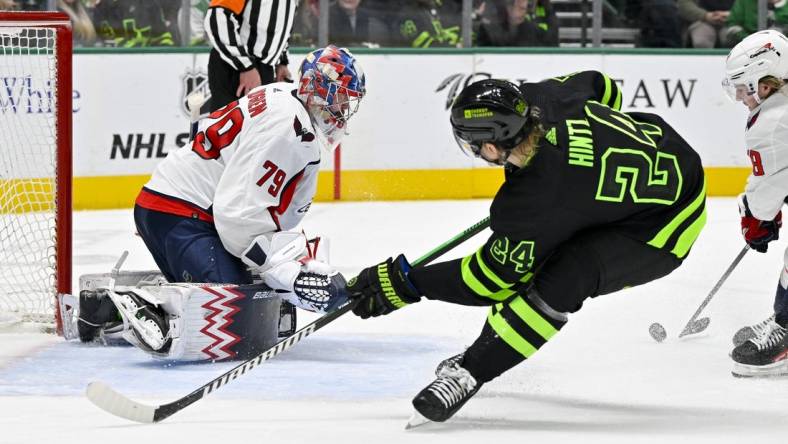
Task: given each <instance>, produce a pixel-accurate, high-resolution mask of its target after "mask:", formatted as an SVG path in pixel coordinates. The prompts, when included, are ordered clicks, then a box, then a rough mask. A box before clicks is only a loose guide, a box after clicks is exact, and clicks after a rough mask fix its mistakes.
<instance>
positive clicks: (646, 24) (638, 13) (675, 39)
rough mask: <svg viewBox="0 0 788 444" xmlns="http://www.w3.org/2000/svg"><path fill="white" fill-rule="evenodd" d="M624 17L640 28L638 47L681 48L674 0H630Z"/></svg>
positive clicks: (679, 26) (679, 28) (678, 21)
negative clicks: (632, 20)
mask: <svg viewBox="0 0 788 444" xmlns="http://www.w3.org/2000/svg"><path fill="white" fill-rule="evenodd" d="M626 15H627V16H628V17H630V18H632V19H634V22H635V23H637V25H638V27H639V28H640V46H643V47H646V48H681V47H682V46H683V45H682V42H681V22H680V20H679V12H678V8H677V7H676V0H630V1H628V2H627V4H626Z"/></svg>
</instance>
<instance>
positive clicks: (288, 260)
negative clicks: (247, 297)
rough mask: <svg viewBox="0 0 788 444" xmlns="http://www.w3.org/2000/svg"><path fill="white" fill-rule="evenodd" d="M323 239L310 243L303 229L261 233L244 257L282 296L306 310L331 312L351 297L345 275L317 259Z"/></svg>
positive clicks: (256, 272)
mask: <svg viewBox="0 0 788 444" xmlns="http://www.w3.org/2000/svg"><path fill="white" fill-rule="evenodd" d="M318 246H319V242H316V243H315V244H314V249H311V248H309V247H308V243H307V240H306V237H305V236H304V235H303V234H302V233H296V232H290V231H283V232H278V233H274V234H273V235H272V236H270V237H269V236H266V235H260V236H258V237H257V238H255V239H254V241H252V243H251V244H250V245H249V247H248V248H247V249H246V250H245V251H244V252H243V255H242V256H241V260H243V262H244V263H245V264H246V265H247V266H249V269H250V270H252V272H253V273H255V274H256V275H258V276H260V277H261V279H262V281H263V282H264V283H265V284H266V285H268V286H269V287H271V288H272V289H274V290H276V291H277V292H278V293H279V294H280V295H281V296H282V299H284V300H286V301H287V302H290V303H291V304H293V305H295V306H296V307H299V308H303V309H304V310H308V311H312V312H316V313H327V312H330V311H333V310H334V309H335V308H337V307H339V306H340V305H342V304H343V303H345V302H346V301H347V300H348V297H347V292H346V290H345V285H346V283H345V278H344V277H343V276H342V274H340V273H339V272H338V271H337V270H335V269H334V268H333V267H332V266H331V265H329V264H327V263H325V262H323V261H320V260H317V259H316V257H317V256H318V253H317V249H318Z"/></svg>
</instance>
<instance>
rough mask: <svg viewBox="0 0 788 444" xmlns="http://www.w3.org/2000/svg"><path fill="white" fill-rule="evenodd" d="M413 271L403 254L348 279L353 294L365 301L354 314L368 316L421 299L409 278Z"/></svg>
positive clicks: (350, 291)
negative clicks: (410, 272)
mask: <svg viewBox="0 0 788 444" xmlns="http://www.w3.org/2000/svg"><path fill="white" fill-rule="evenodd" d="M409 271H410V264H409V263H408V261H407V259H405V256H403V255H401V254H400V255H399V256H397V258H396V259H392V258H388V259H386V261H385V262H381V263H379V264H378V265H375V266H374V267H369V268H365V269H364V270H362V271H361V273H359V275H358V277H356V278H353V279H351V280H350V282H348V287H347V289H348V292H349V293H350V297H351V298H354V299H360V300H361V301H360V302H359V303H358V305H356V307H355V308H354V309H353V313H354V314H355V315H356V316H359V317H361V318H362V319H367V318H369V317H375V316H381V315H385V314H389V313H391V312H392V311H394V310H397V309H399V308H402V307H404V306H406V305H408V304H412V303H414V302H419V299H421V296H420V295H419V293H418V290H416V287H414V286H413V284H412V283H411V282H410V280H409V279H408V272H409Z"/></svg>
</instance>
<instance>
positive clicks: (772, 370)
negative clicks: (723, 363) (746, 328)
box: [731, 321, 788, 377]
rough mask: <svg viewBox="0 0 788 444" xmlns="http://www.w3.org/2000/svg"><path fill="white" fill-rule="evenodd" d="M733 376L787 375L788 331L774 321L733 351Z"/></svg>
mask: <svg viewBox="0 0 788 444" xmlns="http://www.w3.org/2000/svg"><path fill="white" fill-rule="evenodd" d="M731 358H732V359H733V371H732V373H733V376H739V377H741V376H743V377H748V376H780V375H788V329H786V328H783V327H782V326H780V325H779V324H777V323H776V322H774V321H769V322H767V323H766V326H765V327H764V330H763V332H762V334H760V335H758V336H755V337H754V338H752V339H750V340H748V341H746V342H744V343H743V344H742V345H740V346H738V347H736V348H734V349H733V352H732V353H731Z"/></svg>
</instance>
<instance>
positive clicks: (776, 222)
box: [739, 196, 783, 253]
mask: <svg viewBox="0 0 788 444" xmlns="http://www.w3.org/2000/svg"><path fill="white" fill-rule="evenodd" d="M739 214H740V215H741V233H742V235H743V236H744V240H745V241H746V242H747V245H749V246H750V248H752V249H753V250H755V251H758V252H760V253H766V251H767V250H768V248H769V242H771V241H775V240H777V239H779V238H780V227H782V226H783V221H782V211H780V212H778V213H777V216H775V217H774V219H772V220H760V219H757V218H756V217H755V216H753V215H752V213H751V212H750V208H749V206H748V204H747V197H746V196H742V197H741V198H740V199H739Z"/></svg>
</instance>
